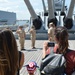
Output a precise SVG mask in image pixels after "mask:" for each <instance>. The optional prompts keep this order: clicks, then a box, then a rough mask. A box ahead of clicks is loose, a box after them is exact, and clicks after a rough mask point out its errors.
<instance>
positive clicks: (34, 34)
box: [30, 26, 36, 49]
mask: <svg viewBox="0 0 75 75" xmlns="http://www.w3.org/2000/svg"><path fill="white" fill-rule="evenodd" d="M30 34H31V36H30V38H31V43H32V44H31V47H32V49H34V48H35V40H36V30H35V27H34V26H32V27H31V29H30Z"/></svg>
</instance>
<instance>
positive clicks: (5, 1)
mask: <svg viewBox="0 0 75 75" xmlns="http://www.w3.org/2000/svg"><path fill="white" fill-rule="evenodd" d="M8 2H9V1H8V0H0V3H8Z"/></svg>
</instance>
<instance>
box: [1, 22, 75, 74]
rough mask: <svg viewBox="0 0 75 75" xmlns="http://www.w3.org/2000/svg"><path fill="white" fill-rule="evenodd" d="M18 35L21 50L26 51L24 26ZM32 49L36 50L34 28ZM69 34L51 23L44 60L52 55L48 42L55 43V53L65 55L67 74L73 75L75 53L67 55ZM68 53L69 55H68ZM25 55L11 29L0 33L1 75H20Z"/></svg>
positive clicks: (44, 45)
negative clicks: (19, 49) (18, 46)
mask: <svg viewBox="0 0 75 75" xmlns="http://www.w3.org/2000/svg"><path fill="white" fill-rule="evenodd" d="M16 33H17V34H18V36H19V42H20V48H21V50H23V49H25V47H24V43H25V37H26V33H25V31H24V30H23V27H22V26H19V28H18V29H17V31H16ZM30 34H31V36H30V38H31V42H32V43H31V47H32V49H34V48H35V40H36V30H35V27H34V26H32V27H31V29H30ZM68 36H69V35H68V32H67V29H66V28H65V27H55V25H54V24H53V23H49V29H48V41H47V42H46V41H45V42H44V44H43V50H42V51H43V58H46V57H47V56H48V55H49V54H50V48H49V47H48V42H54V43H55V47H54V52H55V53H57V54H64V57H65V59H66V68H65V74H66V75H71V74H72V73H73V72H74V71H75V51H73V50H72V51H70V52H69V53H67V50H68V47H69V43H68ZM66 53H67V54H66ZM24 58H25V56H24V53H23V52H21V51H18V48H17V42H16V39H15V37H14V34H13V33H12V31H11V30H10V29H4V30H2V31H0V75H19V70H20V69H21V68H22V66H23V64H24V61H25V60H24Z"/></svg>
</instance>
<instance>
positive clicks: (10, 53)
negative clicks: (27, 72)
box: [0, 29, 18, 75]
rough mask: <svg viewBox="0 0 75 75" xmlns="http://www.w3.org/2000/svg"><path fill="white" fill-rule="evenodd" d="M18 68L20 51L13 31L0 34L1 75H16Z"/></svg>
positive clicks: (6, 30)
mask: <svg viewBox="0 0 75 75" xmlns="http://www.w3.org/2000/svg"><path fill="white" fill-rule="evenodd" d="M17 68H18V49H17V43H16V40H15V37H14V35H13V33H12V31H11V30H9V29H5V30H3V31H1V32H0V75H16V72H17Z"/></svg>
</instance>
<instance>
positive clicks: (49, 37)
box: [48, 22, 55, 41]
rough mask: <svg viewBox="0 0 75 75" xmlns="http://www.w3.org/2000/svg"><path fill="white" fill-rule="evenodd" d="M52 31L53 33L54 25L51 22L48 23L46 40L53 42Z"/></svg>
mask: <svg viewBox="0 0 75 75" xmlns="http://www.w3.org/2000/svg"><path fill="white" fill-rule="evenodd" d="M54 31H55V25H54V24H53V22H51V23H49V29H48V40H49V41H54V40H55V39H54Z"/></svg>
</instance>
